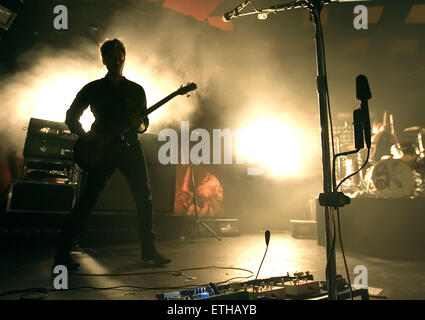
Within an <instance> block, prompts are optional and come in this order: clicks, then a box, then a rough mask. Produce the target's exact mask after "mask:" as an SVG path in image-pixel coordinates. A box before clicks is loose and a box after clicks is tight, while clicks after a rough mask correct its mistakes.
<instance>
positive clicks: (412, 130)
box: [403, 126, 425, 132]
mask: <svg viewBox="0 0 425 320" xmlns="http://www.w3.org/2000/svg"><path fill="white" fill-rule="evenodd" d="M403 131H404V132H418V131H421V132H425V129H424V128H422V127H419V126H414V127H409V128H406V129H404V130H403Z"/></svg>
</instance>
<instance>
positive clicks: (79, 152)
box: [74, 132, 108, 172]
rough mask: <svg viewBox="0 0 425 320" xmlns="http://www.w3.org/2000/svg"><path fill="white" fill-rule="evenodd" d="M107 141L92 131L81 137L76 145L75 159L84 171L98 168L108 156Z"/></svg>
mask: <svg viewBox="0 0 425 320" xmlns="http://www.w3.org/2000/svg"><path fill="white" fill-rule="evenodd" d="M107 149H108V148H107V141H105V139H104V137H101V136H99V135H96V134H93V133H91V132H89V133H87V134H86V135H84V136H82V137H80V138H79V139H78V140H77V141H76V142H75V145H74V161H75V162H76V163H77V164H78V166H79V167H80V168H81V169H83V170H84V171H87V172H90V171H93V170H96V168H98V167H99V164H100V163H102V161H103V160H104V159H105V157H106V156H107Z"/></svg>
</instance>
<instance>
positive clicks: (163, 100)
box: [140, 91, 178, 118]
mask: <svg viewBox="0 0 425 320" xmlns="http://www.w3.org/2000/svg"><path fill="white" fill-rule="evenodd" d="M177 92H178V91H174V92H173V93H171V94H170V95H168V96H166V97H165V98H164V99H162V100H161V101H158V102H157V103H155V104H154V105H153V106H151V107H150V108H148V109H147V110H145V111H144V112H142V113H141V114H140V118H145V117H147V116H148V115H149V114H151V113H152V112H154V111H155V110H156V109H158V108H159V107H161V106H162V105H163V104H166V103H167V102H168V101H170V100H171V99H173V98H174V97H176V96H177V95H178V93H177Z"/></svg>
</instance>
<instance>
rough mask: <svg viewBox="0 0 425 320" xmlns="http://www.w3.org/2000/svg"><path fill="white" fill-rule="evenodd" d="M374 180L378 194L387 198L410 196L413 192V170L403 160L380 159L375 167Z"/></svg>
mask: <svg viewBox="0 0 425 320" xmlns="http://www.w3.org/2000/svg"><path fill="white" fill-rule="evenodd" d="M372 181H373V184H374V186H375V188H376V194H377V195H379V196H382V197H385V198H400V197H408V196H411V195H412V194H413V191H414V187H415V180H414V176H413V170H412V169H411V168H410V167H409V166H408V165H407V164H405V163H404V162H403V161H401V160H396V159H386V160H382V161H379V162H378V163H377V164H376V166H375V167H374V168H373V172H372Z"/></svg>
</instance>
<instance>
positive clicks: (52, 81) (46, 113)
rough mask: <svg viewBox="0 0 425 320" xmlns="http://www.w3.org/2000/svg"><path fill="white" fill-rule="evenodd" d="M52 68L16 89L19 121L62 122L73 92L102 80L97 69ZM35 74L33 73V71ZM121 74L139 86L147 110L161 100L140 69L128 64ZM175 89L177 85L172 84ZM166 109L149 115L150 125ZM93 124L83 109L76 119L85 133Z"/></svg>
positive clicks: (146, 75) (92, 119)
mask: <svg viewBox="0 0 425 320" xmlns="http://www.w3.org/2000/svg"><path fill="white" fill-rule="evenodd" d="M57 69H60V68H56V67H55V66H49V68H47V69H46V70H43V71H45V72H44V73H43V74H42V75H41V76H39V77H38V76H37V77H32V79H31V80H32V81H31V84H28V86H20V88H19V89H16V93H17V94H16V96H17V97H18V98H17V100H16V101H15V102H16V105H17V109H18V112H19V118H20V119H22V120H24V121H26V120H27V119H30V118H38V119H44V120H50V121H57V122H63V121H65V116H66V111H67V110H68V108H69V107H70V106H71V104H72V101H73V100H74V99H75V96H76V95H77V93H78V92H79V91H80V90H81V89H82V87H83V86H84V85H85V84H87V83H89V82H91V81H93V80H96V79H100V78H103V77H104V76H105V71H106V70H104V69H103V68H100V67H93V68H87V67H86V66H85V67H81V68H79V69H77V68H73V69H69V68H68V69H65V70H63V69H62V70H61V72H60V73H58V72H57V71H53V70H57ZM35 73H37V72H35ZM124 75H125V77H126V78H127V79H129V80H132V81H135V82H137V83H139V84H141V85H142V86H143V87H144V89H145V92H146V95H147V98H148V99H147V100H148V107H149V106H150V105H152V104H154V103H156V102H157V101H159V100H161V99H162V98H163V97H164V96H166V94H164V93H162V92H160V91H159V90H158V88H157V87H156V86H154V85H153V84H152V83H150V82H147V81H145V79H149V78H151V75H149V74H144V72H143V70H142V69H141V68H139V67H137V65H136V64H134V63H131V62H130V61H129V63H128V64H126V67H125V71H124ZM176 88H178V84H176ZM165 110H166V107H164V108H160V109H159V110H157V111H155V112H154V113H152V114H151V115H150V116H149V118H150V119H151V122H154V121H155V119H158V118H160V117H161V115H162V116H164V114H163V113H164V111H165ZM93 121H94V116H93V114H92V112H91V111H90V108H87V109H86V110H85V111H84V113H83V115H82V116H81V118H80V123H81V125H82V127H83V129H84V130H85V131H89V130H90V128H91V125H92V123H93Z"/></svg>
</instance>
